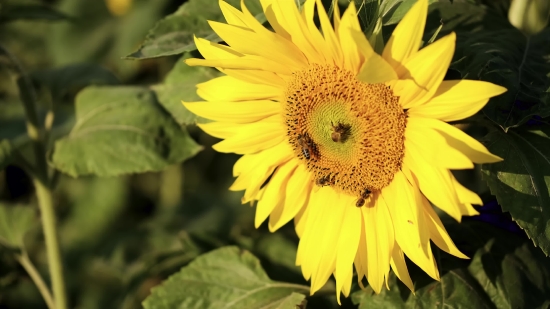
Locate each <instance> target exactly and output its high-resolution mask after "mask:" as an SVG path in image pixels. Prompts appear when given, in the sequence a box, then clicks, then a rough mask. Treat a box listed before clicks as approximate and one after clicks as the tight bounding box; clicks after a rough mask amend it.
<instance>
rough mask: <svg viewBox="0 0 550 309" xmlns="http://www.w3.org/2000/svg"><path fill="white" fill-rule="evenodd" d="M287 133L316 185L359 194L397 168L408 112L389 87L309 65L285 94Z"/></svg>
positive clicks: (296, 75)
mask: <svg viewBox="0 0 550 309" xmlns="http://www.w3.org/2000/svg"><path fill="white" fill-rule="evenodd" d="M285 96H286V106H285V110H284V112H285V115H284V117H285V121H286V124H287V135H288V138H289V142H290V144H291V145H292V146H293V148H294V151H295V154H296V156H297V157H298V158H299V159H301V160H302V161H303V162H304V163H305V164H306V166H307V168H308V170H309V171H310V172H311V173H313V174H314V176H315V179H316V184H317V185H318V186H331V187H333V188H334V189H335V190H337V191H339V192H342V193H346V194H349V195H355V196H357V197H358V202H357V206H362V205H363V204H364V200H365V199H367V198H368V197H369V194H370V193H371V192H374V191H377V190H380V189H382V188H384V187H385V186H387V185H388V184H389V183H390V182H391V181H392V179H393V176H394V175H395V173H396V172H397V171H398V170H399V169H400V168H401V162H402V158H403V154H404V149H405V147H404V140H405V137H404V133H405V126H406V123H407V116H406V113H405V112H404V111H403V109H402V107H401V105H400V104H399V97H397V96H394V94H393V91H392V90H391V89H390V87H388V86H386V85H384V84H367V83H363V82H361V81H359V80H357V79H356V78H355V75H354V74H352V73H351V72H349V71H346V70H343V69H340V68H337V67H334V66H322V65H312V66H310V67H309V68H308V69H306V70H303V71H299V72H295V73H294V74H293V76H292V78H291V80H290V81H289V83H288V85H287V89H286V92H285Z"/></svg>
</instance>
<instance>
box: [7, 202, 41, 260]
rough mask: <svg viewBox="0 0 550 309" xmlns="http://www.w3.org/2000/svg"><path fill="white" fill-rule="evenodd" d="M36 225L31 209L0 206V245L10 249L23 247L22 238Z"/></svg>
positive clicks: (34, 215)
mask: <svg viewBox="0 0 550 309" xmlns="http://www.w3.org/2000/svg"><path fill="white" fill-rule="evenodd" d="M35 223H36V213H35V211H34V209H33V208H32V207H26V206H8V205H2V204H0V244H1V245H4V246H8V247H12V248H17V249H19V248H22V247H23V237H24V236H25V234H26V233H27V231H28V230H29V229H31V228H32V227H33V226H34V224H35Z"/></svg>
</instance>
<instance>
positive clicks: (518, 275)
mask: <svg viewBox="0 0 550 309" xmlns="http://www.w3.org/2000/svg"><path fill="white" fill-rule="evenodd" d="M453 230H454V232H455V233H451V236H452V237H453V239H454V240H455V242H456V243H457V244H459V245H460V244H465V245H463V247H464V248H461V250H462V251H464V252H465V253H468V255H470V256H471V257H472V259H471V260H470V261H468V260H460V259H458V258H455V257H451V256H450V255H447V254H445V253H441V251H439V250H437V251H436V261H437V263H438V268H439V269H440V273H441V280H440V281H439V282H438V281H434V280H433V279H431V278H429V277H427V276H426V275H425V274H421V271H420V270H419V269H417V268H416V266H413V265H412V263H411V264H409V267H410V268H409V270H410V271H411V277H412V278H413V281H414V285H415V290H416V294H415V295H413V294H412V293H411V292H410V291H409V289H408V288H407V287H406V286H405V285H404V284H403V283H401V282H400V281H398V280H397V279H396V277H395V276H394V275H393V274H392V275H391V277H390V290H386V289H383V290H382V293H380V295H375V294H374V292H373V291H372V289H370V288H367V290H366V291H360V292H357V293H356V294H354V295H353V299H354V302H355V303H359V304H360V306H359V308H360V309H366V308H368V309H377V308H380V309H382V308H411V309H412V308H420V309H421V308H426V309H429V308H499V309H500V308H502V309H505V308H546V307H545V306H544V304H548V302H549V301H550V263H549V262H548V260H547V258H546V257H545V256H544V255H543V254H542V252H540V250H538V249H537V248H535V247H533V245H532V244H531V243H530V242H529V241H528V240H525V239H522V238H520V237H518V236H516V235H514V234H512V233H509V232H506V231H504V230H500V229H497V228H495V227H491V226H489V225H487V224H483V223H478V222H472V221H467V222H463V223H462V224H456V223H455V226H454V227H453ZM473 248H475V251H474V252H472V253H470V252H469V249H473Z"/></svg>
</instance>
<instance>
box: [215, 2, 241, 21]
mask: <svg viewBox="0 0 550 309" xmlns="http://www.w3.org/2000/svg"><path fill="white" fill-rule="evenodd" d="M219 5H220V9H221V10H222V14H223V17H224V18H225V20H226V21H227V23H228V24H230V25H235V26H240V27H247V25H246V23H245V22H244V20H243V18H242V13H241V12H240V11H239V10H237V9H236V8H234V7H233V6H231V5H230V4H228V3H227V2H225V1H224V0H219Z"/></svg>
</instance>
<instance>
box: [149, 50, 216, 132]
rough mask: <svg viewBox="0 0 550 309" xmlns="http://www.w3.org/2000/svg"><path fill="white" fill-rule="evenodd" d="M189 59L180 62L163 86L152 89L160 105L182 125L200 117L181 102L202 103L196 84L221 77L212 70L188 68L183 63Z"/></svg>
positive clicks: (186, 56) (184, 57)
mask: <svg viewBox="0 0 550 309" xmlns="http://www.w3.org/2000/svg"><path fill="white" fill-rule="evenodd" d="M187 58H189V56H188V55H185V56H183V57H182V58H181V59H180V60H178V62H177V63H176V65H175V66H174V68H173V69H172V70H171V71H170V73H168V75H167V76H166V79H165V80H164V82H163V83H162V84H160V85H155V86H152V87H151V88H152V89H153V90H154V91H155V93H156V94H157V98H158V100H159V102H160V104H162V106H164V108H166V110H167V111H168V112H170V114H171V115H172V116H173V117H174V119H176V121H177V122H178V123H179V124H180V125H188V124H192V123H195V121H196V120H197V119H198V116H197V115H195V114H193V113H191V112H190V111H188V110H187V109H186V108H185V107H184V106H183V104H182V103H181V102H182V101H186V102H192V101H201V100H202V99H201V98H200V97H199V96H198V95H197V88H196V87H195V86H196V84H198V83H201V82H205V81H207V80H210V79H212V78H214V77H216V76H218V75H220V73H218V72H217V71H215V70H213V69H211V68H205V67H190V66H188V65H187V64H185V63H184V62H183V60H184V59H187Z"/></svg>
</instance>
